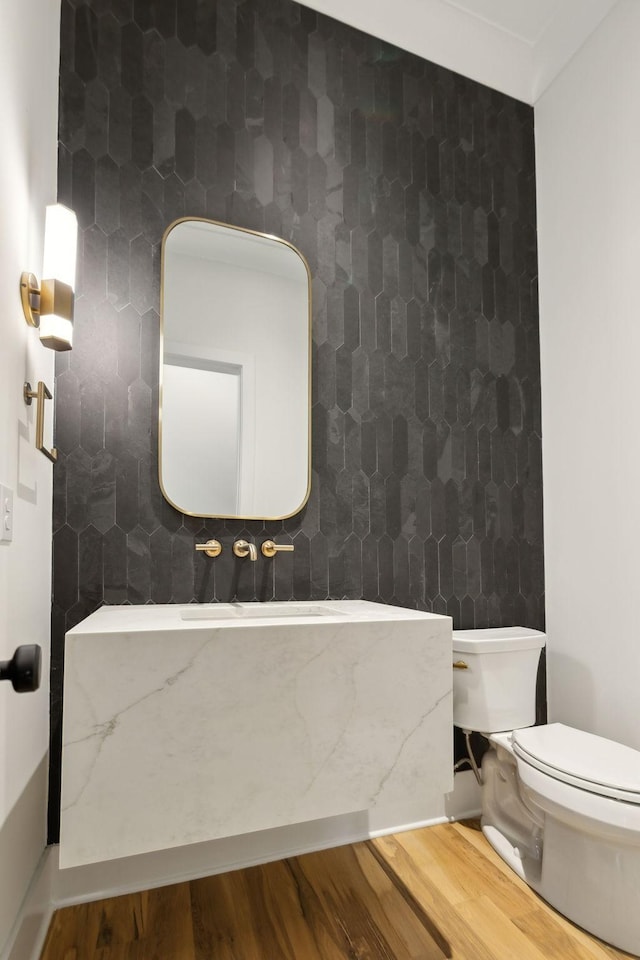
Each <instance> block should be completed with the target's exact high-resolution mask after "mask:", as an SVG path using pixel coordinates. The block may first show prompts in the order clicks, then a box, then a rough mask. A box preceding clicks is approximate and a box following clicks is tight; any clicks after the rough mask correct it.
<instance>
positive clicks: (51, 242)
mask: <svg viewBox="0 0 640 960" xmlns="http://www.w3.org/2000/svg"><path fill="white" fill-rule="evenodd" d="M77 245H78V221H77V219H76V215H75V213H74V212H73V210H69V208H68V207H64V206H63V205H62V204H61V203H57V204H54V205H52V206H50V207H47V213H46V220H45V232H44V258H43V263H42V275H43V276H44V277H46V279H45V280H43V281H42V283H40V284H39V283H38V280H37V277H36V276H35V275H34V274H33V273H23V274H22V275H21V277H20V295H21V298H22V309H23V311H24V315H25V319H26V321H27V323H28V324H29V326H31V327H39V328H40V342H41V343H42V344H43V346H45V347H49V349H51V350H71V345H72V338H73V300H74V289H75V284H76V249H77Z"/></svg>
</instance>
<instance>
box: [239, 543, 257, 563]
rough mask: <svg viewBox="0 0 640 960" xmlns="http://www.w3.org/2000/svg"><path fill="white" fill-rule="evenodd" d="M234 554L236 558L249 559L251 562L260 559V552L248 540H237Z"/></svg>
mask: <svg viewBox="0 0 640 960" xmlns="http://www.w3.org/2000/svg"><path fill="white" fill-rule="evenodd" d="M233 552H234V554H235V555H236V557H240V558H242V557H249V560H257V559H258V551H257V550H256V545H255V543H249V541H248V540H236V542H235V543H234V545H233Z"/></svg>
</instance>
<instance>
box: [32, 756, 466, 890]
mask: <svg viewBox="0 0 640 960" xmlns="http://www.w3.org/2000/svg"><path fill="white" fill-rule="evenodd" d="M479 810H480V792H479V788H478V785H477V783H476V781H475V778H474V776H473V774H472V773H471V772H467V771H465V772H462V773H459V774H456V777H455V784H454V789H453V791H452V792H451V793H449V794H446V795H445V796H443V798H442V803H441V804H440V808H439V809H438V810H435V811H430V813H432V814H433V815H432V816H429V817H427V818H424V817H421V816H420V808H419V805H416V804H407V805H404V806H403V807H402V808H401V809H397V810H393V811H386V812H385V813H384V814H372V813H370V812H368V811H360V812H357V813H353V814H345V815H343V816H340V817H329V818H326V819H324V820H314V821H312V822H310V823H300V824H292V825H291V826H287V827H278V828H276V829H273V830H262V831H258V832H256V833H251V834H243V835H241V836H237V837H226V838H224V839H222V840H212V841H209V842H207V843H195V844H191V845H189V846H185V847H176V848H172V849H168V850H158V851H155V852H153V853H147V854H141V855H138V856H135V857H125V858H121V859H118V860H110V861H106V862H104V861H103V862H101V863H98V864H90V865H88V866H82V867H72V868H69V869H66V870H61V869H60V868H59V867H58V848H57V847H52V848H51V852H50V856H51V857H52V899H53V903H54V907H56V908H57V907H62V906H68V905H71V904H74V903H83V902H87V901H91V900H99V899H102V898H104V897H113V896H119V895H121V894H125V893H134V892H136V891H138V890H151V889H153V888H154V887H161V886H166V885H168V884H172V883H181V882H183V881H186V880H195V879H197V878H198V877H206V876H213V875H214V874H216V873H227V872H229V871H232V870H239V869H241V868H243V867H250V866H256V865H257V864H260V863H268V862H270V861H273V860H282V859H285V858H286V857H293V856H300V855H302V854H304V853H311V852H313V851H316V850H325V849H327V848H329V847H336V846H341V845H343V844H347V843H357V842H359V841H362V840H368V839H371V838H373V837H379V836H385V835H388V834H392V833H402V832H403V831H405V830H415V829H418V828H420V827H427V826H432V825H433V824H435V823H444V822H447V821H451V820H462V819H465V818H467V817H472V816H476V815H477V814H478V813H479Z"/></svg>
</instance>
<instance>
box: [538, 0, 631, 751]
mask: <svg viewBox="0 0 640 960" xmlns="http://www.w3.org/2000/svg"><path fill="white" fill-rule="evenodd" d="M639 44H640V3H638V2H637V0H620V2H619V3H618V4H617V5H616V6H615V7H614V8H613V10H612V12H611V13H610V14H609V16H608V17H607V18H606V19H605V20H604V21H603V23H602V24H601V25H600V27H599V28H598V30H597V31H596V32H595V34H593V35H592V36H591V37H590V39H589V40H588V42H587V43H586V44H585V46H584V47H583V48H582V49H581V50H580V51H579V53H578V54H577V55H576V56H575V57H574V59H573V60H572V61H571V62H570V63H569V65H568V66H567V67H566V68H565V70H564V71H563V73H562V74H561V75H560V76H559V77H558V78H557V79H556V80H555V81H554V83H553V84H552V85H551V87H550V88H549V89H548V91H547V92H546V93H545V95H544V96H543V97H542V99H541V100H540V101H539V102H538V103H537V104H536V108H535V111H536V150H537V183H538V230H539V232H538V241H539V258H540V326H541V331H540V336H541V365H542V405H543V464H544V502H545V565H546V570H545V580H546V588H547V631H548V636H549V641H548V673H549V704H550V718H551V719H553V720H561V721H564V722H567V723H569V724H573V725H575V726H579V727H582V728H584V729H585V730H590V731H593V732H596V733H599V734H601V735H602V736H608V737H611V738H614V739H618V740H620V741H621V742H623V743H627V744H629V745H630V746H633V747H636V748H640V722H639V720H638V683H639V681H640V609H639V606H638V597H639V596H640V590H639V586H638V582H639V580H640V487H639V482H638V481H639V480H640V284H639V282H638V278H639V276H640V57H639V56H638V49H639Z"/></svg>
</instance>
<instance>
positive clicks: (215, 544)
mask: <svg viewBox="0 0 640 960" xmlns="http://www.w3.org/2000/svg"><path fill="white" fill-rule="evenodd" d="M196 550H197V551H198V552H199V553H206V555H207V556H208V557H219V556H220V554H221V553H222V544H221V543H220V541H219V540H207V542H206V543H196Z"/></svg>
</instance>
